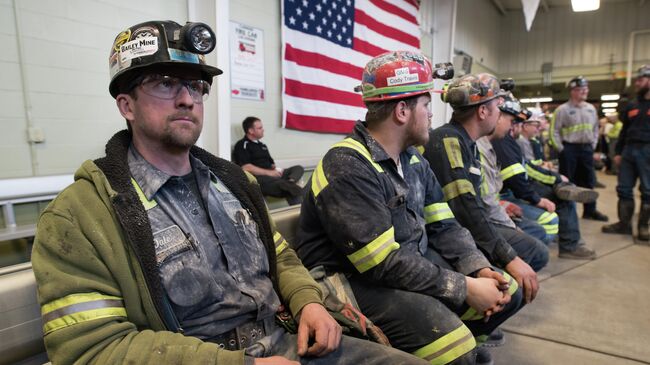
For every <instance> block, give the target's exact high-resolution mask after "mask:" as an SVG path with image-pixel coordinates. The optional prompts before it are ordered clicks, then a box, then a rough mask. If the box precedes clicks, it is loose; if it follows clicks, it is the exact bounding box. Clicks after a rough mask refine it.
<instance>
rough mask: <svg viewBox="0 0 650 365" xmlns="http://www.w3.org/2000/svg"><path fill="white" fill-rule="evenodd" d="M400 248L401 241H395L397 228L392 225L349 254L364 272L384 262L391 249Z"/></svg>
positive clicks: (357, 266) (352, 260)
mask: <svg viewBox="0 0 650 365" xmlns="http://www.w3.org/2000/svg"><path fill="white" fill-rule="evenodd" d="M398 248H399V243H397V242H395V228H394V227H390V228H389V229H388V230H387V231H386V232H384V233H382V234H381V235H380V236H379V237H377V238H375V239H374V240H372V241H371V242H370V243H368V244H367V245H365V246H364V247H363V248H361V249H360V250H358V251H356V252H354V253H352V254H350V255H348V259H349V260H350V262H352V264H353V265H354V267H356V268H357V270H359V272H360V273H363V272H366V271H368V270H370V269H372V268H373V267H375V266H377V265H379V264H380V263H382V261H384V259H386V257H387V256H388V254H389V253H391V251H395V250H397V249H398Z"/></svg>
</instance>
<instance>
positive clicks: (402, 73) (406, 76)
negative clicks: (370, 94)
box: [386, 67, 420, 86]
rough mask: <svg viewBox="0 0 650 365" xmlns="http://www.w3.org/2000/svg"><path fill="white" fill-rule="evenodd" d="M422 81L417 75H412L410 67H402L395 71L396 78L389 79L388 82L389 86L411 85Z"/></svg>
mask: <svg viewBox="0 0 650 365" xmlns="http://www.w3.org/2000/svg"><path fill="white" fill-rule="evenodd" d="M419 80H420V78H419V76H418V74H417V73H415V74H412V73H410V71H409V68H408V67H402V68H398V69H396V70H395V76H391V77H387V78H386V82H387V83H388V85H389V86H394V85H402V84H409V83H411V82H418V81H419Z"/></svg>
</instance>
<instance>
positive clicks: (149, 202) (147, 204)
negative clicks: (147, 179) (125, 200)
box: [131, 178, 158, 210]
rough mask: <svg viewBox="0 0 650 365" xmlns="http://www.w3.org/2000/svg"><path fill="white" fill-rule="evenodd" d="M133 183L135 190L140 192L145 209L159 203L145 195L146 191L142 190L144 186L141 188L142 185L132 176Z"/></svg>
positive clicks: (139, 195) (139, 196)
mask: <svg viewBox="0 0 650 365" xmlns="http://www.w3.org/2000/svg"><path fill="white" fill-rule="evenodd" d="M131 184H133V187H134V188H135V192H136V193H137V194H138V198H140V202H141V203H142V205H144V210H149V209H151V208H153V207H155V206H156V205H158V203H156V201H155V200H149V199H147V197H146V196H145V195H144V192H143V191H142V188H140V185H138V182H137V181H135V179H134V178H131Z"/></svg>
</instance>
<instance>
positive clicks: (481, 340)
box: [475, 335, 490, 346]
mask: <svg viewBox="0 0 650 365" xmlns="http://www.w3.org/2000/svg"><path fill="white" fill-rule="evenodd" d="M488 338H490V336H489V335H480V336H476V337H475V339H476V346H481V345H482V344H484V343H485V341H487V340H488Z"/></svg>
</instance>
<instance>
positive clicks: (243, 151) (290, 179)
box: [232, 117, 305, 205]
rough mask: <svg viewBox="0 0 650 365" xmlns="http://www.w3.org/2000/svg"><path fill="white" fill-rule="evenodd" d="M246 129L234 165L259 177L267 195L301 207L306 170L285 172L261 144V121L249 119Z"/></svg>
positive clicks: (298, 167) (235, 151) (293, 167)
mask: <svg viewBox="0 0 650 365" xmlns="http://www.w3.org/2000/svg"><path fill="white" fill-rule="evenodd" d="M242 129H243V130H244V133H245V135H244V138H242V139H240V140H239V141H237V143H236V144H235V148H234V150H233V155H232V158H233V162H235V163H236V164H238V165H239V166H241V167H242V169H243V170H244V171H246V172H250V173H251V174H253V175H254V176H255V178H256V179H257V182H258V183H259V184H260V188H261V189H262V194H264V195H265V196H273V197H276V198H285V199H287V202H288V203H289V205H295V204H300V202H302V195H303V190H302V188H301V187H300V186H299V185H298V184H297V182H298V181H299V180H300V178H301V177H302V175H303V173H304V171H305V170H304V169H303V167H302V166H291V167H289V168H287V169H282V168H280V167H277V166H275V161H274V160H273V158H272V157H271V153H270V152H269V148H268V147H267V146H266V145H265V144H264V143H262V141H261V139H262V138H263V137H264V125H262V121H261V120H260V119H259V118H257V117H246V119H244V121H243V122H242Z"/></svg>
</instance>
